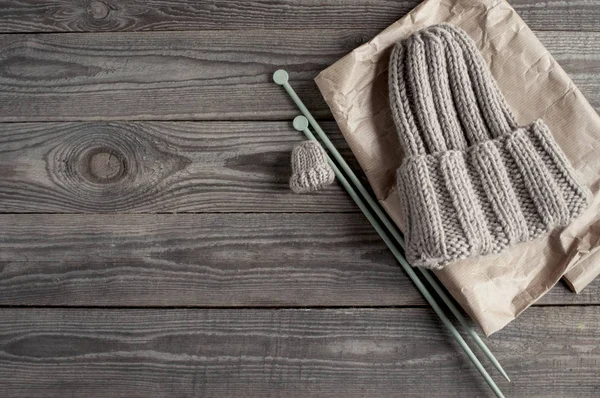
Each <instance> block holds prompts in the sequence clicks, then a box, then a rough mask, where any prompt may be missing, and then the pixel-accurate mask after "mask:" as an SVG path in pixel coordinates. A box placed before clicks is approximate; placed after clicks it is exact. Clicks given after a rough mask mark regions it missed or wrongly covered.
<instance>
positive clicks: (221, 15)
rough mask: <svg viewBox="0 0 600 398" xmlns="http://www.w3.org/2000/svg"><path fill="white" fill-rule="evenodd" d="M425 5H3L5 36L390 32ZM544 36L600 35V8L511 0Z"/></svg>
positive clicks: (287, 1) (112, 1)
mask: <svg viewBox="0 0 600 398" xmlns="http://www.w3.org/2000/svg"><path fill="white" fill-rule="evenodd" d="M419 3H420V1H419V0H408V1H392V0H369V1H360V0H351V1H343V2H339V1H335V0H324V1H316V0H300V1H298V0H295V1H292V0H278V1H239V0H238V1H230V0H221V1H215V0H212V1H195V0H178V1H170V0H148V1H142V0H101V1H100V0H91V1H89V0H81V1H73V0H58V1H57V0H3V1H2V7H0V32H104V31H148V30H154V31H160V30H206V29H219V30H220V29H242V30H245V29H308V30H310V29H327V28H333V29H343V28H354V29H364V28H376V29H379V30H382V29H383V28H385V27H387V26H388V25H390V24H391V23H393V22H394V21H395V20H397V19H399V18H400V17H402V16H403V15H404V14H406V13H407V12H408V11H410V10H411V9H412V8H414V7H416V6H417V5H418V4H419ZM510 3H511V5H512V6H513V7H514V8H515V9H516V11H517V12H518V13H519V15H521V16H522V17H523V19H524V20H525V22H527V23H528V24H529V25H530V27H532V28H533V29H538V30H547V29H549V27H551V28H552V29H554V30H583V31H593V30H595V31H600V2H599V1H597V0H591V1H590V0H588V1H559V0H549V1H535V0H511V1H510Z"/></svg>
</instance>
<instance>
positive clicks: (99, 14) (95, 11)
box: [87, 0, 110, 19]
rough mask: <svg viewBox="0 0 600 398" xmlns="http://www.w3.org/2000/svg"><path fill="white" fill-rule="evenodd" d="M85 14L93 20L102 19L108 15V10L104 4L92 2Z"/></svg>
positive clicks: (95, 0)
mask: <svg viewBox="0 0 600 398" xmlns="http://www.w3.org/2000/svg"><path fill="white" fill-rule="evenodd" d="M87 12H88V14H89V15H90V16H91V17H92V18H94V19H104V18H106V17H107V16H108V14H109V13H110V8H109V7H108V5H107V4H106V3H104V2H102V1H97V0H94V1H92V2H90V4H89V5H88V8H87Z"/></svg>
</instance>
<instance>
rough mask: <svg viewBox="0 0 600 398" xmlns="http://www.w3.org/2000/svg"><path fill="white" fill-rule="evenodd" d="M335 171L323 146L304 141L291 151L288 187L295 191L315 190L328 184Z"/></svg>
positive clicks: (332, 178) (314, 142) (331, 180)
mask: <svg viewBox="0 0 600 398" xmlns="http://www.w3.org/2000/svg"><path fill="white" fill-rule="evenodd" d="M334 178H335V173H334V171H333V169H332V168H331V166H330V165H329V163H327V155H326V153H325V150H324V149H323V147H322V146H321V145H320V144H319V143H318V142H316V141H304V142H302V143H301V144H299V145H297V146H296V147H295V148H294V150H293V151H292V177H291V178H290V188H291V190H292V191H294V192H296V193H305V192H312V191H317V190H319V189H321V188H323V187H324V186H327V185H330V184H331V183H332V182H333V180H334Z"/></svg>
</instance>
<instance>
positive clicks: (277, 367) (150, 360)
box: [0, 307, 600, 398]
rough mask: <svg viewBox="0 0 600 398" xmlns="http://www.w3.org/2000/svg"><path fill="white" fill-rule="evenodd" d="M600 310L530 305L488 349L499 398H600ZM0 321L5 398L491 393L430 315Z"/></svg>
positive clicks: (20, 315)
mask: <svg viewBox="0 0 600 398" xmlns="http://www.w3.org/2000/svg"><path fill="white" fill-rule="evenodd" d="M599 308H600V307H574V308H573V307H566V308H565V307H546V308H534V309H531V310H530V311H529V312H528V314H527V316H523V317H521V318H519V319H518V320H516V321H515V322H514V324H513V325H512V326H511V327H510V328H508V329H506V330H504V331H501V332H499V333H498V334H497V335H496V337H495V338H494V339H492V340H491V341H490V347H491V348H492V350H493V351H494V352H495V353H496V354H497V356H498V358H499V360H500V361H501V362H502V364H503V365H504V367H505V369H506V370H507V372H508V373H509V374H510V375H511V377H512V378H513V383H512V384H509V383H507V382H505V381H504V380H501V378H500V377H496V379H497V380H498V384H499V385H500V386H501V388H502V389H503V390H504V392H505V394H506V396H507V397H540V398H548V397H561V398H562V397H597V396H598V378H599V377H600V373H599V370H598V363H599V362H600V352H599V350H598V347H599V346H600V335H599V334H598V328H599V327H600V309H599ZM0 318H1V319H2V322H0V347H2V350H0V389H2V390H3V391H4V392H5V396H10V397H15V396H19V397H20V396H23V397H25V396H28V397H32V396H36V397H58V396H60V397H63V396H65V395H67V394H65V391H71V392H72V393H71V394H68V395H70V396H85V397H114V396H126V397H149V396H152V397H189V396H196V397H248V396H253V397H282V396H285V397H298V398H304V397H319V398H322V397H349V398H351V397H457V398H458V397H461V398H462V397H490V396H492V394H491V393H490V392H489V391H488V388H487V386H486V385H485V382H484V381H483V379H482V378H481V377H480V376H479V374H478V373H477V371H476V370H475V369H474V368H473V366H472V365H471V364H470V363H469V362H468V360H466V359H465V357H464V355H463V354H462V353H461V352H460V351H459V348H458V347H457V346H456V344H455V343H453V341H452V340H451V339H450V337H449V336H448V334H447V333H446V332H445V331H444V330H443V329H442V326H441V325H440V323H439V322H438V321H436V319H435V315H434V314H433V312H432V311H431V310H429V309H416V308H412V309H411V308H403V309H401V308H399V309H293V310H252V309H244V310H239V309H229V310H223V309H219V310H195V309H177V310H170V311H164V310H104V309H74V310H65V309H44V310H40V309H26V308H22V309H11V308H6V309H2V310H0ZM490 372H491V370H490ZM493 374H494V376H497V373H495V372H493Z"/></svg>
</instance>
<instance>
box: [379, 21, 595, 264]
mask: <svg viewBox="0 0 600 398" xmlns="http://www.w3.org/2000/svg"><path fill="white" fill-rule="evenodd" d="M389 91H390V107H391V110H392V116H393V118H394V122H395V125H396V129H397V130H398V134H399V136H400V143H401V145H402V147H403V149H404V153H405V155H406V156H405V158H404V160H403V162H402V164H401V166H400V168H399V169H398V173H397V182H398V191H399V195H400V200H401V210H402V213H403V218H404V220H405V221H406V227H407V228H406V230H405V236H406V241H407V249H406V255H407V259H408V260H409V261H410V262H411V264H412V265H414V266H422V267H427V268H433V269H440V268H443V267H444V266H445V265H446V264H448V263H450V262H453V261H455V260H458V259H464V258H468V257H473V256H478V255H485V254H490V253H499V252H502V251H503V250H505V249H507V248H508V247H509V246H511V245H514V244H516V243H518V242H523V241H527V240H531V239H535V238H537V237H539V236H541V235H542V234H544V233H546V232H548V231H550V230H552V229H554V228H556V227H559V226H565V225H567V224H569V223H570V221H571V220H572V219H574V218H575V217H577V216H579V215H580V214H581V213H582V212H583V211H584V210H585V209H586V208H587V206H588V204H589V201H590V192H589V190H588V188H587V187H585V186H584V185H582V184H581V183H580V182H579V181H578V180H577V179H576V177H575V173H574V171H573V169H572V167H571V165H570V164H569V162H568V160H567V158H566V157H565V155H564V153H563V152H562V151H561V149H560V148H559V147H558V145H557V143H556V142H555V141H554V138H553V137H552V134H551V133H550V130H549V129H548V127H547V126H546V124H545V123H544V122H543V121H542V120H536V121H534V122H533V123H531V124H530V125H527V126H519V125H518V124H517V122H516V120H515V118H514V116H513V114H512V112H511V111H510V109H509V108H508V105H507V104H506V100H505V99H504V97H503V95H502V94H501V92H500V90H499V89H498V86H497V85H496V82H495V81H494V79H493V77H492V75H491V74H490V72H489V71H488V69H487V66H486V63H485V60H484V59H483V57H482V56H481V54H480V53H479V51H478V50H477V47H476V45H475V43H474V42H473V41H472V40H471V38H470V37H469V36H468V35H467V34H466V33H465V32H464V31H462V30H461V29H458V28H457V27H455V26H452V25H449V24H441V25H435V26H431V27H429V28H426V29H423V30H421V31H419V32H416V33H414V34H413V35H411V36H410V37H408V38H407V39H405V40H402V41H400V42H398V43H397V44H396V45H395V47H394V49H393V51H392V54H391V57H390V64H389Z"/></svg>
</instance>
